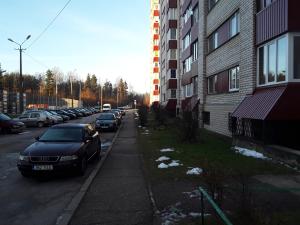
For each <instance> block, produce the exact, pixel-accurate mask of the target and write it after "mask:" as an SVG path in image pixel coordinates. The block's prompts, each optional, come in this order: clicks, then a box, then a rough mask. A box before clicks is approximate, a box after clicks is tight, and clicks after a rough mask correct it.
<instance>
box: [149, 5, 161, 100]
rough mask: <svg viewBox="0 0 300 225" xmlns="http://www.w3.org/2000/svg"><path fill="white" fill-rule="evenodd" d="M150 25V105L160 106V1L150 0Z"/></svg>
mask: <svg viewBox="0 0 300 225" xmlns="http://www.w3.org/2000/svg"><path fill="white" fill-rule="evenodd" d="M150 4H151V12H150V24H151V71H150V81H151V85H150V104H158V102H159V93H160V88H159V85H160V82H159V70H160V67H159V52H160V49H159V41H160V35H159V29H160V20H159V15H160V10H159V9H160V7H159V0H150Z"/></svg>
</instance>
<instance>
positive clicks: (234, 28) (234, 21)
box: [230, 12, 240, 37]
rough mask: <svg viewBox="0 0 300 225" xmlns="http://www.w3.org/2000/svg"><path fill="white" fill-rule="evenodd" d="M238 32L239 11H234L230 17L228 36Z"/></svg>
mask: <svg viewBox="0 0 300 225" xmlns="http://www.w3.org/2000/svg"><path fill="white" fill-rule="evenodd" d="M239 32H240V13H239V12H236V13H235V14H234V15H233V16H232V17H231V18H230V37H233V36H235V35H236V34H238V33H239Z"/></svg>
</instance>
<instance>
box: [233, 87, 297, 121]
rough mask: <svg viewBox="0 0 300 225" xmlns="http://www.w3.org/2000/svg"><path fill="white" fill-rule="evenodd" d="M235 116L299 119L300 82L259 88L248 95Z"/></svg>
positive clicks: (235, 112) (263, 118)
mask: <svg viewBox="0 0 300 225" xmlns="http://www.w3.org/2000/svg"><path fill="white" fill-rule="evenodd" d="M232 116H233V117H237V118H246V119H256V120H299V119H300V84H288V85H286V86H278V87H270V88H264V89H257V90H256V91H255V92H254V93H253V95H250V96H246V97H245V99H244V100H243V101H242V102H241V103H240V105H239V106H238V107H237V108H236V110H235V111H234V112H233V114H232Z"/></svg>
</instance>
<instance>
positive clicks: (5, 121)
mask: <svg viewBox="0 0 300 225" xmlns="http://www.w3.org/2000/svg"><path fill="white" fill-rule="evenodd" d="M24 128H25V124H24V123H22V122H19V121H15V120H12V119H11V118H10V117H9V116H7V115H5V114H3V113H0V132H1V133H21V132H23V130H24Z"/></svg>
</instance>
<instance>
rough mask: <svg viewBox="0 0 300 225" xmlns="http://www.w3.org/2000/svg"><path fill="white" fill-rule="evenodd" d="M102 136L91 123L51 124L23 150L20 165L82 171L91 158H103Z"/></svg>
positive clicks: (24, 172) (27, 172)
mask: <svg viewBox="0 0 300 225" xmlns="http://www.w3.org/2000/svg"><path fill="white" fill-rule="evenodd" d="M100 152H101V140H100V136H99V134H98V132H97V131H95V130H94V129H93V128H92V126H91V125H90V124H60V125H55V126H53V127H51V128H49V129H48V130H47V131H46V132H45V133H44V134H43V135H42V136H40V137H38V138H37V141H36V142H35V143H33V144H32V145H30V146H29V147H28V148H26V149H25V151H23V152H21V153H20V156H19V161H18V169H19V170H20V172H21V174H22V175H23V176H30V175H31V174H32V173H33V172H41V171H43V172H45V171H48V172H49V171H62V170H71V171H76V172H77V173H79V174H81V175H83V174H84V172H85V170H86V168H87V163H88V161H89V160H90V159H92V158H94V157H95V158H98V159H99V158H100Z"/></svg>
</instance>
